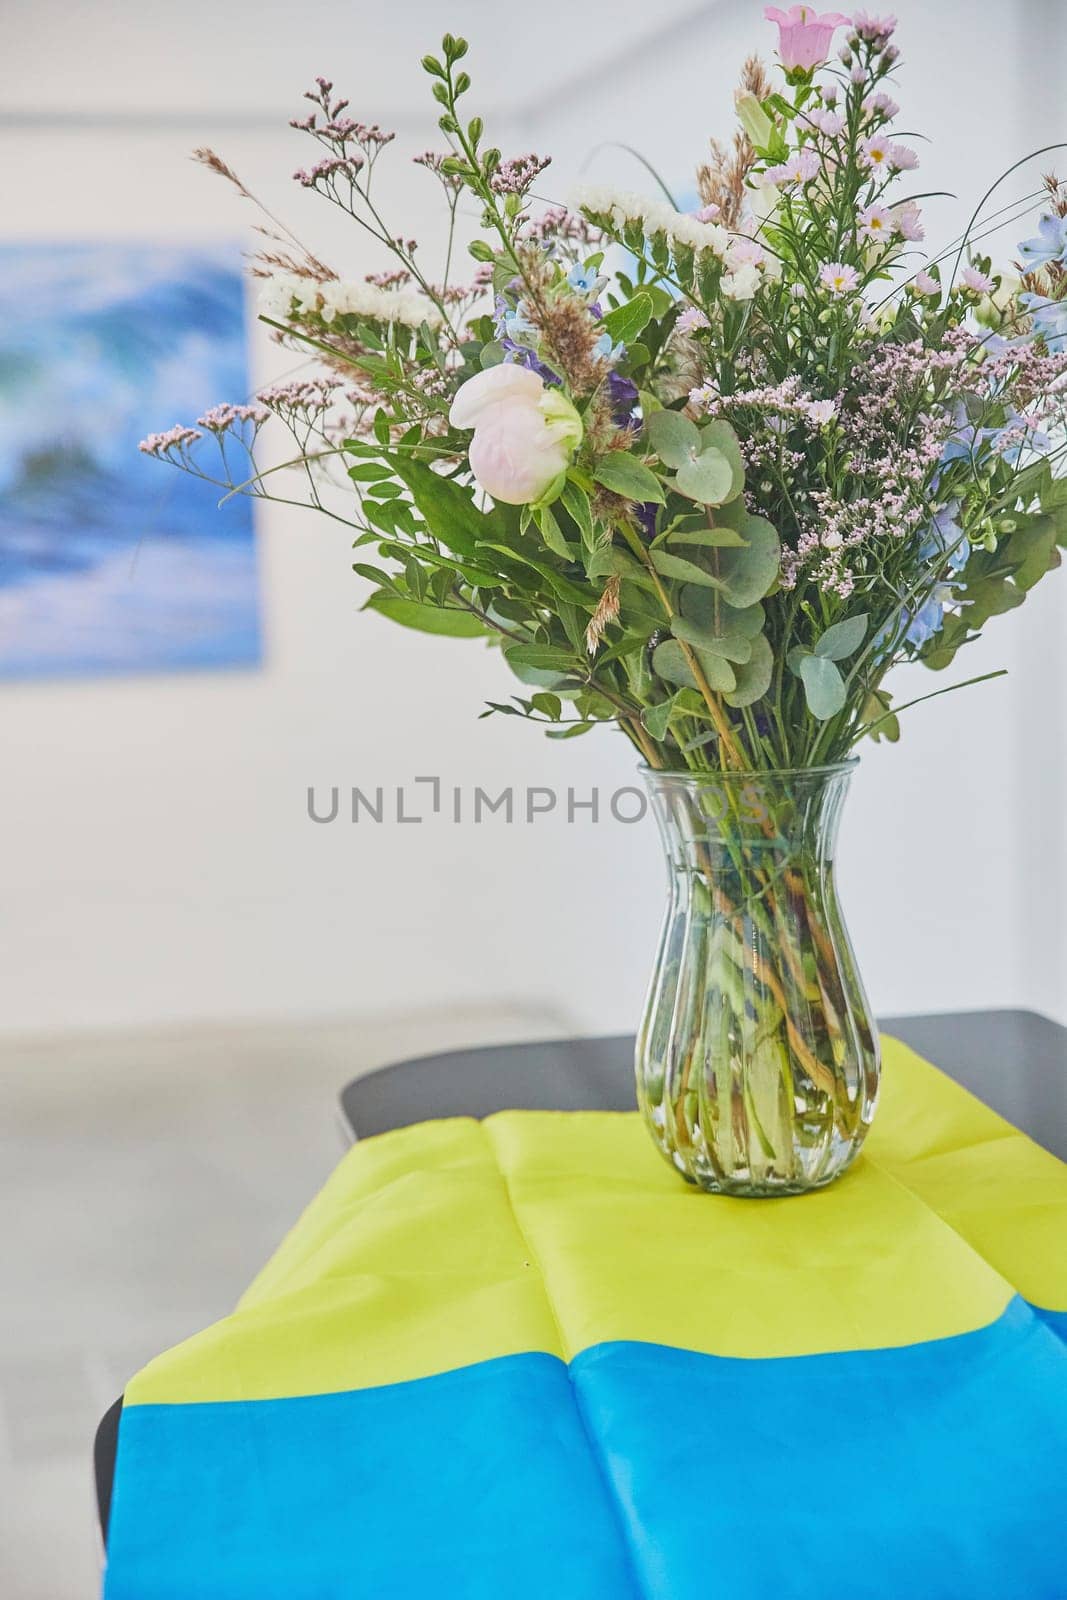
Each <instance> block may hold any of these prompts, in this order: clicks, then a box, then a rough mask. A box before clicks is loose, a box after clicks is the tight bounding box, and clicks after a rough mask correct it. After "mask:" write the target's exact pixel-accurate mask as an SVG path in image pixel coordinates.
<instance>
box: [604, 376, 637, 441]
mask: <svg viewBox="0 0 1067 1600" xmlns="http://www.w3.org/2000/svg"><path fill="white" fill-rule="evenodd" d="M606 387H607V391H608V398H609V400H610V401H611V415H612V420H613V421H614V422H615V425H616V427H619V428H633V429H635V430H636V429H637V428H639V427H640V426H641V419H640V417H638V416H635V414H634V413H635V411H636V409H637V385H636V383H634V381H633V379H632V378H624V377H623V375H622V373H621V372H609V373H608V376H607V383H606Z"/></svg>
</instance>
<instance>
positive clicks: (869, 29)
mask: <svg viewBox="0 0 1067 1600" xmlns="http://www.w3.org/2000/svg"><path fill="white" fill-rule="evenodd" d="M896 25H897V19H896V17H872V16H869V15H868V13H867V12H866V11H857V12H856V15H855V16H854V17H853V18H852V26H853V27H854V28H855V30H856V32H857V33H858V34H859V36H860V38H861V39H871V40H882V41H883V42H884V41H885V40H886V39H888V38H889V36H890V34H892V33H893V32H894V30H895V29H896Z"/></svg>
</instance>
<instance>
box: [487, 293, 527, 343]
mask: <svg viewBox="0 0 1067 1600" xmlns="http://www.w3.org/2000/svg"><path fill="white" fill-rule="evenodd" d="M494 309H495V311H496V320H495V323H494V332H495V333H496V336H497V338H498V339H521V338H522V337H523V336H524V335H526V334H530V333H532V334H536V333H537V329H536V328H535V327H534V325H533V323H532V322H531V321H530V319H529V317H527V315H526V312H525V310H524V308H523V302H522V301H521V300H520V301H519V303H518V305H517V306H515V307H514V308H513V307H511V306H509V305H508V303H507V301H506V300H505V299H504V297H503V295H499V294H498V295H497V297H496V304H495V307H494Z"/></svg>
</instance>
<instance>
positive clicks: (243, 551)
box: [0, 241, 260, 679]
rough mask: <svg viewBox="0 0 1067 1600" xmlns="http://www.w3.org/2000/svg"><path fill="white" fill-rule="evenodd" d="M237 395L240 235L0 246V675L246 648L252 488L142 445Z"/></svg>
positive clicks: (46, 673) (254, 620) (243, 372)
mask: <svg viewBox="0 0 1067 1600" xmlns="http://www.w3.org/2000/svg"><path fill="white" fill-rule="evenodd" d="M247 393H248V376H247V362H246V350H245V328H244V304H243V291H242V281H241V272H240V259H239V255H238V252H237V250H236V249H235V248H232V247H230V248H226V249H223V248H212V247H210V246H208V247H201V248H187V247H184V246H182V245H176V244H129V243H122V242H108V243H93V244H69V243H65V242H58V241H57V242H54V243H49V244H37V243H32V244H29V243H14V244H4V245H2V246H0V679H2V678H7V679H27V678H44V677H56V676H79V677H85V676H95V675H99V674H105V673H108V674H114V673H138V672H152V671H179V670H184V669H195V668H213V667H234V666H250V665H253V664H255V663H256V662H258V660H259V658H260V634H259V608H258V594H257V588H258V586H257V575H256V550H255V538H254V530H253V525H252V505H251V502H250V501H248V500H247V499H245V498H244V497H241V496H235V497H234V498H233V499H232V500H230V501H228V502H227V504H226V505H225V506H223V507H222V508H221V509H219V507H218V501H219V498H220V495H221V491H220V490H216V489H214V488H212V486H211V485H210V484H206V483H202V482H200V481H199V480H198V479H195V478H190V477H188V476H186V475H185V474H184V473H181V472H178V471H176V470H175V469H174V468H173V467H170V466H167V465H165V464H162V463H160V462H158V461H154V460H152V459H150V458H149V457H147V456H143V455H141V454H140V453H139V452H138V449H137V445H138V441H139V440H140V439H142V438H143V437H144V436H145V434H147V433H149V432H152V431H153V430H156V429H161V428H167V427H170V426H171V424H172V423H175V422H179V421H181V422H189V421H195V419H196V418H197V417H198V416H199V415H200V414H201V413H202V412H203V411H204V410H205V408H206V407H207V406H209V405H212V404H214V403H215V401H217V400H231V401H235V402H239V401H242V400H244V399H245V398H246V396H247ZM204 459H205V462H206V463H209V464H210V466H211V467H212V468H213V467H214V465H215V463H214V462H212V461H211V458H210V455H205V458H204Z"/></svg>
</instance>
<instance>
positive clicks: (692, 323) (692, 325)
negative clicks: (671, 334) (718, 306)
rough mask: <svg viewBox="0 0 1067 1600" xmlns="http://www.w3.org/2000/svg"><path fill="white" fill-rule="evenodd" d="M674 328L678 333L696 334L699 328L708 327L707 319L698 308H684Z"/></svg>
mask: <svg viewBox="0 0 1067 1600" xmlns="http://www.w3.org/2000/svg"><path fill="white" fill-rule="evenodd" d="M675 327H676V328H677V330H678V332H679V333H696V332H697V330H698V329H699V328H706V327H708V319H707V317H706V316H705V315H704V313H703V311H701V309H700V307H699V306H686V308H685V310H684V311H683V312H682V314H681V316H680V317H679V318H678V321H677V322H676V323H675Z"/></svg>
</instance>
